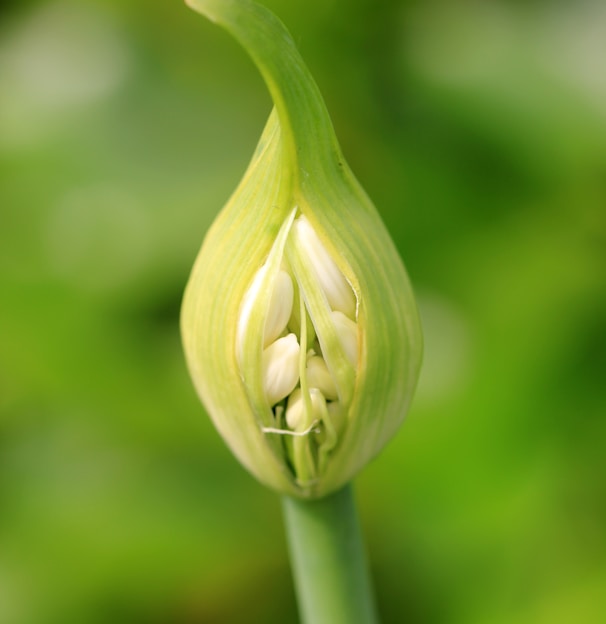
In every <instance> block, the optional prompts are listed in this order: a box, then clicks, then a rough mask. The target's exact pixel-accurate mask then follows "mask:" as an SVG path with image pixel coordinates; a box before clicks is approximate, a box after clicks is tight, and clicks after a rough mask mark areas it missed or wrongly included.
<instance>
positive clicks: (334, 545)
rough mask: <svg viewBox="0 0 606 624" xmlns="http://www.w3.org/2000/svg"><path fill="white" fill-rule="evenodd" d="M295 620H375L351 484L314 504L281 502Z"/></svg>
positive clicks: (366, 623)
mask: <svg viewBox="0 0 606 624" xmlns="http://www.w3.org/2000/svg"><path fill="white" fill-rule="evenodd" d="M283 510H284V521H285V524H286V533H287V536H288V544H289V550H290V557H291V566H292V569H293V575H294V580H295V588H296V591H297V597H298V601H299V611H300V613H301V621H302V622H303V623H304V624H373V623H376V622H378V618H377V613H376V609H375V604H374V599H373V593H372V587H371V583H370V576H369V574H368V567H367V563H366V557H365V554H364V548H363V545H362V533H361V530H360V524H359V521H358V516H357V513H356V507H355V504H354V499H353V492H352V487H351V485H347V486H345V487H344V488H343V489H342V490H340V491H338V492H336V493H335V494H331V495H330V496H327V497H325V498H322V499H320V500H312V501H306V500H300V499H295V498H290V497H287V496H285V497H284V498H283Z"/></svg>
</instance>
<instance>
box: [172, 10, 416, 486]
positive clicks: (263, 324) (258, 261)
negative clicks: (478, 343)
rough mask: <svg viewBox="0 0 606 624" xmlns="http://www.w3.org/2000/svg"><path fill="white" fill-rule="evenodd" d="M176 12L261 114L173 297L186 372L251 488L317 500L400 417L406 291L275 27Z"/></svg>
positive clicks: (313, 92)
mask: <svg viewBox="0 0 606 624" xmlns="http://www.w3.org/2000/svg"><path fill="white" fill-rule="evenodd" d="M188 3H189V4H190V5H191V6H192V7H193V8H194V9H195V10H197V11H199V12H200V13H202V14H204V15H206V16H207V17H209V18H210V19H211V20H213V21H216V22H217V23H219V24H220V25H222V26H223V27H225V28H226V29H227V30H228V31H229V32H230V33H231V34H232V35H233V36H234V37H235V38H236V39H237V40H238V41H240V43H241V44H242V45H243V46H244V48H245V49H246V50H247V51H248V52H249V54H250V55H251V57H252V58H253V60H254V61H255V63H256V65H257V66H258V68H259V69H260V71H261V73H262V75H263V77H264V79H265V81H266V83H267V85H268V87H269V90H270V92H271V95H272V98H273V100H274V104H275V108H274V111H273V112H272V114H271V115H270V117H269V120H268V122H267V125H266V127H265V130H264V132H263V134H262V136H261V139H260V141H259V145H258V147H257V150H256V152H255V154H254V156H253V159H252V161H251V163H250V165H249V168H248V170H247V172H246V174H245V175H244V177H243V179H242V181H241V182H240V184H239V186H238V188H237V189H236V191H235V192H234V194H233V195H232V197H231V198H230V200H229V202H228V203H227V205H226V206H225V208H224V209H223V211H222V212H221V213H220V214H219V216H218V217H217V219H216V221H215V222H214V223H213V225H212V226H211V228H210V230H209V231H208V233H207V235H206V238H205V240H204V243H203V245H202V249H201V250H200V253H199V255H198V258H197V259H196V262H195V265H194V268H193V271H192V274H191V277H190V280H189V283H188V286H187V289H186V293H185V298H184V302H183V309H182V334H183V343H184V348H185V353H186V358H187V362H188V366H189V370H190V373H191V375H192V378H193V381H194V384H195V386H196V388H197V390H198V393H199V395H200V397H201V399H202V401H203V402H204V404H205V406H206V408H207V411H208V413H209V415H210V416H211V418H212V419H213V421H214V423H215V425H216V427H217V429H218V430H219V432H220V433H221V434H222V436H223V437H224V439H225V440H226V442H227V444H228V445H229V446H230V447H231V449H232V450H233V452H234V453H235V455H236V456H237V457H238V458H239V459H240V461H241V462H242V463H243V464H244V465H245V466H246V467H247V468H248V469H249V470H250V471H251V472H252V473H253V474H254V475H255V476H256V477H257V478H258V479H260V480H261V481H262V482H264V483H266V484H267V485H269V486H271V487H273V488H275V489H277V490H279V491H281V492H283V493H286V494H289V495H294V496H300V497H319V496H324V495H326V494H328V493H329V492H332V491H334V490H336V489H338V488H339V487H341V486H343V485H344V484H345V483H347V482H348V481H349V480H350V479H351V478H352V477H353V476H354V475H355V474H356V473H357V472H358V471H359V470H360V469H361V468H362V467H363V466H364V465H365V464H366V463H367V462H368V461H369V460H370V459H371V458H372V457H374V456H375V455H376V454H377V453H378V452H379V451H380V449H381V448H382V447H383V446H384V445H385V443H386V442H387V441H388V440H389V439H390V438H391V437H392V436H393V435H394V433H395V431H396V430H397V428H398V427H399V425H400V423H401V422H402V419H403V418H404V415H405V413H406V411H407V409H408V406H409V404H410V401H411V398H412V395H413V392H414V388H415V385H416V381H417V377H418V373H419V368H420V362H421V351H422V339H421V331H420V326H419V320H418V315H417V310H416V306H415V302H414V298H413V294H412V290H411V287H410V284H409V280H408V277H407V275H406V271H405V269H404V266H403V264H402V262H401V260H400V257H399V255H398V253H397V250H396V249H395V247H394V245H393V242H392V241H391V239H390V237H389V234H388V233H387V231H386V229H385V227H384V225H383V223H382V222H381V220H380V218H379V216H378V214H377V212H376V210H375V208H374V206H373V205H372V203H371V202H370V200H369V199H368V197H367V196H366V194H365V193H364V191H363V190H362V189H361V187H360V186H359V184H358V182H357V181H356V179H355V178H354V176H353V174H352V173H351V171H350V169H349V168H348V166H347V165H346V163H345V160H344V159H343V156H342V154H341V151H340V148H339V146H338V143H337V141H336V138H335V136H334V132H333V129H332V125H331V123H330V119H329V117H328V114H327V112H326V109H325V107H324V103H323V101H322V98H321V96H320V94H319V92H318V89H317V86H316V85H315V83H314V82H313V79H312V78H311V76H310V74H309V72H308V70H307V68H306V67H305V65H304V64H303V61H302V60H301V58H300V56H299V54H298V52H297V51H296V49H295V46H294V43H293V42H292V39H291V38H290V35H289V34H288V33H287V31H286V30H285V28H284V26H283V25H282V24H281V23H280V22H279V21H278V20H277V18H275V16H273V15H272V14H271V13H270V12H269V11H267V10H266V9H264V8H262V7H261V6H259V5H257V4H255V3H253V2H250V1H248V0H188Z"/></svg>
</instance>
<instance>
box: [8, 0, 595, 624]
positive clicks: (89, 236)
mask: <svg viewBox="0 0 606 624" xmlns="http://www.w3.org/2000/svg"><path fill="white" fill-rule="evenodd" d="M266 4H267V5H268V6H269V7H270V8H272V9H274V10H275V11H276V12H277V13H278V14H279V15H280V16H281V17H282V19H283V20H284V21H285V22H286V24H287V25H288V26H289V28H290V29H291V31H292V33H293V35H294V37H295V40H296V41H297V43H298V45H299V47H300V49H301V51H302V54H303V56H304V58H305V59H306V60H307V62H308V64H309V66H310V68H311V70H312V73H314V75H315V76H316V79H317V81H318V83H319V85H320V88H321V90H322V91H323V93H324V95H325V98H326V101H327V104H328V107H329V110H330V111H331V113H332V115H333V120H334V123H335V126H336V129H337V134H338V136H339V137H340V140H341V142H342V146H343V149H344V152H345V154H346V156H347V158H348V160H349V162H350V164H351V166H352V168H353V169H354V171H355V172H356V174H357V176H358V177H359V179H360V181H361V182H362V184H363V185H364V186H365V188H366V189H367V191H368V192H369V194H370V195H371V197H373V199H374V200H375V203H376V205H377V207H378V209H379V211H380V212H381V214H382V216H383V218H384V220H385V221H386V223H387V224H388V226H389V228H390V230H391V232H392V234H393V237H394V239H395V241H396V243H397V245H398V247H399V249H400V251H401V253H402V256H403V258H404V260H405V262H406V265H407V267H408V270H409V273H410V275H411V278H412V280H413V283H414V285H415V288H416V291H417V293H418V297H419V304H420V308H421V313H422V318H423V322H424V327H425V333H426V357H425V365H424V370H423V375H422V379H421V382H420V387H419V391H418V394H417V397H416V399H415V402H414V406H413V409H412V411H411V413H410V415H409V417H408V419H407V421H406V423H405V425H404V427H403V428H402V430H401V432H400V433H399V435H398V436H397V438H396V439H395V440H394V441H393V442H392V443H391V444H390V445H389V446H388V448H387V449H386V450H385V452H384V453H383V454H382V455H381V456H380V457H379V458H378V459H377V460H376V461H374V462H373V463H372V464H371V465H370V466H369V467H368V468H367V469H366V470H365V471H364V472H363V473H362V475H361V476H360V477H359V478H358V479H357V495H358V500H359V504H360V513H361V517H362V522H363V525H364V529H365V533H366V539H367V546H368V549H369V552H370V559H371V564H372V570H373V576H374V578H375V583H376V590H377V595H378V602H379V608H380V611H381V613H382V616H383V620H384V622H385V623H386V624H387V623H399V622H413V623H418V624H434V623H435V624H438V623H439V624H443V623H447V624H485V623H486V624H507V623H516V624H518V623H519V624H526V623H528V624H531V623H532V624H535V623H547V622H548V623H549V624H559V623H562V624H568V623H574V624H598V623H601V622H604V621H606V418H605V417H606V402H605V400H604V399H605V391H604V386H605V385H606V383H605V382H606V362H605V353H606V331H605V329H606V4H604V2H601V1H600V0H595V1H593V2H590V1H585V0H579V1H575V2H568V3H565V2H556V1H553V2H550V1H547V0H545V1H538V0H537V1H529V2H521V1H515V0H488V1H480V0H461V1H457V2H449V1H448V0H401V1H390V0H383V1H377V0H305V2H303V1H301V2H299V1H293V0H267V2H266ZM269 110H270V101H269V97H268V95H267V93H266V91H265V88H264V86H263V84H262V82H261V79H260V77H259V76H258V74H257V72H256V71H255V69H254V67H253V66H252V63H251V62H250V61H249V60H248V59H247V57H246V56H245V54H244V52H243V51H242V50H241V49H240V48H239V47H238V46H237V45H236V44H235V42H234V41H232V40H231V39H230V38H229V37H228V36H227V35H226V34H225V33H224V32H223V31H221V30H220V29H218V28H217V27H215V26H213V25H212V24H210V23H207V22H206V21H205V20H204V19H203V18H202V17H200V16H198V15H197V14H195V13H193V12H192V11H190V10H188V9H187V8H186V7H185V6H184V5H183V4H182V3H181V2H180V0H171V1H159V0H157V1H152V2H150V1H149V0H147V1H144V0H123V1H121V2H102V1H101V0H99V1H89V0H86V1H82V0H52V1H45V2H40V1H33V0H29V1H25V2H23V1H21V2H18V1H17V0H13V2H6V1H5V2H3V3H2V4H1V5H0V623H2V624H59V623H61V624H97V623H98V624H106V623H111V624H122V623H125V624H138V623H141V624H198V623H206V622H209V623H219V624H220V623H235V622H267V623H274V622H275V623H284V622H295V621H296V606H295V599H294V593H293V589H292V584H291V579H290V572H289V567H288V561H287V555H286V546H285V539H284V536H283V526H282V521H281V516H280V505H279V500H278V498H277V497H276V496H275V495H274V494H272V493H271V492H267V491H265V490H264V489H263V488H262V487H261V486H259V485H258V484H257V483H256V482H255V481H253V479H252V478H251V477H249V476H248V474H247V473H246V472H245V471H244V470H243V469H242V468H241V467H240V466H239V465H238V464H237V463H236V462H235V460H234V459H233V458H232V457H231V455H230V454H229V452H228V451H227V450H226V448H225V447H224V445H223V443H222V441H221V440H220V438H219V437H218V435H217V434H216V432H215V431H214V429H213V427H212V426H211V424H210V422H209V420H208V419H207V417H206V415H205V413H204V410H203V408H202V407H201V406H200V404H199V403H198V400H197V398H196V396H195V394H194V391H193V388H192V385H191V383H190V380H189V378H188V375H187V372H186V370H185V365H184V361H183V355H182V352H181V346H180V339H179V331H178V313H179V305H180V298H181V294H182V291H183V288H184V285H185V282H186V280H187V277H188V273H189V269H190V267H191V265H192V263H193V260H194V257H195V255H196V253H197V250H198V248H199V246H200V244H201V241H202V238H203V236H204V233H205V231H206V229H207V227H208V225H209V224H210V223H211V221H212V219H213V218H214V216H215V215H216V214H217V212H218V210H219V209H220V208H221V206H222V205H223V203H224V202H225V201H226V199H227V197H228V196H229V194H230V193H231V191H232V190H233V189H234V187H235V185H236V183H237V182H238V180H239V177H240V176H241V175H242V174H243V172H244V170H245V167H246V165H247V163H248V159H249V158H250V156H251V155H252V151H253V149H254V146H255V143H256V140H257V138H258V137H259V135H260V132H261V129H262V127H263V124H264V122H265V118H266V116H267V115H268V113H269Z"/></svg>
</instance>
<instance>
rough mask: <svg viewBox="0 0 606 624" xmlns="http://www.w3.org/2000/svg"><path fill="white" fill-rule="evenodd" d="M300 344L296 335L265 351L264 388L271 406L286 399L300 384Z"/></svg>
mask: <svg viewBox="0 0 606 624" xmlns="http://www.w3.org/2000/svg"><path fill="white" fill-rule="evenodd" d="M299 351H300V349H299V343H298V342H297V337H296V336H295V335H294V334H288V336H284V337H283V338H278V340H276V341H275V342H273V343H272V344H270V345H269V347H267V348H266V349H264V350H263V361H262V370H263V388H264V390H265V394H266V395H267V400H268V402H269V404H270V405H275V404H276V403H278V402H279V401H281V400H282V399H284V398H286V397H287V396H288V395H289V394H290V393H291V392H292V391H293V390H294V389H295V386H296V385H297V383H298V382H299Z"/></svg>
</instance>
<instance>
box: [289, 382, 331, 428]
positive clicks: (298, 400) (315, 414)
mask: <svg viewBox="0 0 606 624" xmlns="http://www.w3.org/2000/svg"><path fill="white" fill-rule="evenodd" d="M309 396H310V399H311V414H310V415H309V416H308V417H307V418H306V417H305V401H304V400H303V393H302V392H301V389H300V388H297V389H296V390H295V391H294V392H293V393H292V394H291V395H290V397H289V398H288V407H287V408H286V424H287V425H288V427H289V429H292V430H293V431H300V430H302V429H305V428H307V427H309V425H311V423H313V421H314V420H318V421H319V420H320V419H321V418H322V416H323V414H324V413H325V412H326V400H325V399H324V396H323V395H322V393H321V392H320V391H319V390H318V389H317V388H311V389H310V390H309Z"/></svg>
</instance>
